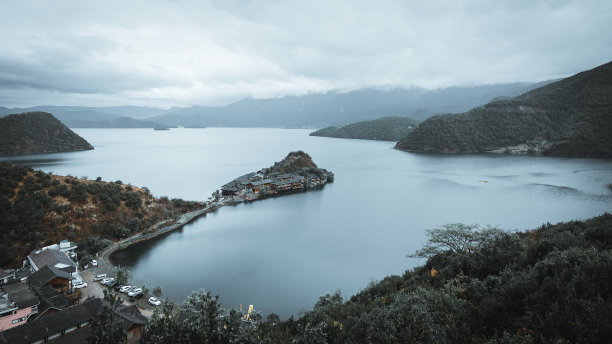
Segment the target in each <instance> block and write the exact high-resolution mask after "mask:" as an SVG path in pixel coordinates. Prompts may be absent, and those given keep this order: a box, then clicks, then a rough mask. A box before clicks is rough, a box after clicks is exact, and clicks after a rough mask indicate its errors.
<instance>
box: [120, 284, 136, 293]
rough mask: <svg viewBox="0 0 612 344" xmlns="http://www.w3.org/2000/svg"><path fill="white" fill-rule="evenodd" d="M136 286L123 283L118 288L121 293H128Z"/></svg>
mask: <svg viewBox="0 0 612 344" xmlns="http://www.w3.org/2000/svg"><path fill="white" fill-rule="evenodd" d="M134 288H136V287H133V286H131V285H124V286H123V287H121V288H119V291H120V292H122V293H128V292H130V291H132V289H134Z"/></svg>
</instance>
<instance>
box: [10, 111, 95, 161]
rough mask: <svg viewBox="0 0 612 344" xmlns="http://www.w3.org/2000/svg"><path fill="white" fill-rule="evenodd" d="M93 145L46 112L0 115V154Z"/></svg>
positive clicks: (82, 148) (16, 153) (70, 149)
mask: <svg viewBox="0 0 612 344" xmlns="http://www.w3.org/2000/svg"><path fill="white" fill-rule="evenodd" d="M89 149H93V146H92V145H90V144H89V142H87V141H85V139H83V138H82V137H80V136H79V135H77V134H75V133H74V132H73V131H72V130H70V129H69V128H68V127H66V126H65V125H64V124H63V123H62V122H60V121H59V120H57V119H56V118H55V117H53V116H52V115H51V114H48V113H46V112H30V113H23V114H18V115H9V116H4V117H1V118H0V155H18V154H36V153H55V152H71V151H81V150H89Z"/></svg>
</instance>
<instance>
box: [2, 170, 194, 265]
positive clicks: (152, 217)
mask: <svg viewBox="0 0 612 344" xmlns="http://www.w3.org/2000/svg"><path fill="white" fill-rule="evenodd" d="M201 206H203V204H201V203H198V202H186V201H183V200H180V199H173V200H169V199H168V198H166V197H162V198H155V197H153V196H152V195H151V194H150V193H149V191H148V190H147V189H146V188H138V187H135V186H131V185H125V184H123V183H122V182H121V181H116V182H104V181H102V180H101V179H100V178H99V177H98V178H97V179H96V180H87V179H83V178H81V179H79V178H74V177H70V176H56V175H53V174H48V173H44V172H42V171H34V170H32V169H31V168H29V167H25V166H14V165H12V164H10V163H7V162H0V267H3V268H8V267H11V266H17V265H20V264H21V261H22V260H23V259H24V258H25V256H26V255H27V254H28V253H30V252H31V251H32V250H34V249H38V248H41V247H42V246H45V245H49V244H53V243H58V242H59V241H60V240H63V239H69V240H71V241H75V242H77V243H78V246H79V249H80V250H84V251H87V252H81V253H84V254H80V255H79V257H80V258H81V259H85V261H86V260H87V257H88V255H89V254H95V253H96V252H97V251H98V250H99V249H100V248H102V247H103V246H105V245H107V244H108V243H110V241H109V240H117V239H120V238H124V237H127V236H129V235H131V234H134V233H136V232H138V231H141V230H143V229H145V228H148V227H149V226H151V225H153V224H155V223H157V222H159V221H162V220H164V219H170V218H173V217H174V216H177V215H178V214H182V213H185V212H188V211H190V210H194V209H196V208H199V207H201Z"/></svg>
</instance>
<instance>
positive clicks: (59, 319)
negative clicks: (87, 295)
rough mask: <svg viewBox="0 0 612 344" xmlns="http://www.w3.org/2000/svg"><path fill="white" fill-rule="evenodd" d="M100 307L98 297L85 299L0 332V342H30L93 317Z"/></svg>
mask: <svg viewBox="0 0 612 344" xmlns="http://www.w3.org/2000/svg"><path fill="white" fill-rule="evenodd" d="M101 307H102V301H101V300H100V299H87V300H85V301H83V302H82V303H80V304H78V305H75V306H72V307H70V308H67V309H65V310H63V311H61V312H57V313H53V314H51V315H49V316H46V317H43V318H40V319H37V320H34V321H31V322H28V323H26V324H23V325H21V326H17V327H13V328H11V329H8V330H6V331H4V332H0V343H3V344H4V343H6V344H8V343H11V344H13V343H14V344H21V343H24V344H25V343H31V342H35V341H37V340H40V339H43V338H45V337H46V336H49V335H53V334H55V333H60V332H61V331H62V330H65V329H69V328H72V327H75V326H77V324H81V323H84V322H86V321H90V320H91V319H93V318H94V317H95V316H96V314H97V313H98V311H99V310H100V309H101Z"/></svg>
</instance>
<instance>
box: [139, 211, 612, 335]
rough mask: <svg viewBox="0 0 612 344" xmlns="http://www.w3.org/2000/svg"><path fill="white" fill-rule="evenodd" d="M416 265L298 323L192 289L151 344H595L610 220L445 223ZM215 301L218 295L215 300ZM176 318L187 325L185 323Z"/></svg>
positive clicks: (601, 323)
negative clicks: (506, 225)
mask: <svg viewBox="0 0 612 344" xmlns="http://www.w3.org/2000/svg"><path fill="white" fill-rule="evenodd" d="M427 234H428V236H429V241H428V242H427V243H426V244H425V245H424V246H423V248H422V249H421V250H419V251H418V252H415V253H413V254H412V255H411V256H412V257H421V258H426V262H425V264H424V265H421V266H419V267H417V268H415V269H413V270H411V271H406V272H405V273H404V274H403V275H402V276H389V277H387V278H385V279H384V280H382V281H380V282H377V283H372V284H371V285H370V286H369V287H367V288H365V289H364V290H362V291H361V292H359V293H357V294H356V295H354V296H352V297H351V298H350V299H349V300H346V301H344V300H343V298H342V296H341V295H340V294H339V293H335V294H327V295H325V296H322V297H321V298H320V299H319V300H318V302H317V303H316V305H315V306H314V309H312V310H311V311H308V312H306V313H305V314H303V316H301V317H300V318H299V319H298V320H296V319H293V318H291V319H289V320H288V321H280V320H279V318H278V317H277V316H275V315H273V314H272V315H267V316H264V315H262V314H259V313H255V314H252V315H251V318H250V319H251V320H253V321H254V322H244V321H242V319H244V312H243V311H241V310H238V309H233V310H229V311H223V310H222V309H221V307H220V304H219V299H218V297H214V296H213V295H214V294H212V293H211V292H205V291H197V292H194V293H193V294H192V295H191V296H190V297H188V298H187V299H186V300H185V302H184V304H183V305H182V306H180V307H179V308H178V309H177V308H175V307H172V306H171V305H166V306H164V307H162V309H161V310H156V312H155V314H154V315H153V317H152V318H151V320H150V322H149V327H148V331H147V332H146V336H147V338H148V339H149V340H150V341H151V342H153V343H194V342H197V343H364V344H365V343H381V344H387V343H432V344H434V343H435V344H439V343H465V344H479V343H482V344H485V343H487V344H493V343H607V342H609V341H610V338H611V336H612V322H610V319H612V215H610V214H604V215H602V216H599V217H596V218H593V219H590V220H587V221H575V222H569V223H560V224H557V225H551V224H545V225H542V226H541V227H540V228H537V229H535V230H527V231H524V232H516V233H509V232H505V231H502V230H500V229H497V228H492V227H486V228H481V227H478V226H473V225H471V226H468V225H462V224H449V225H446V226H443V227H442V228H436V229H431V230H429V231H427ZM220 292H221V293H222V291H220ZM186 320H188V321H186Z"/></svg>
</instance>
